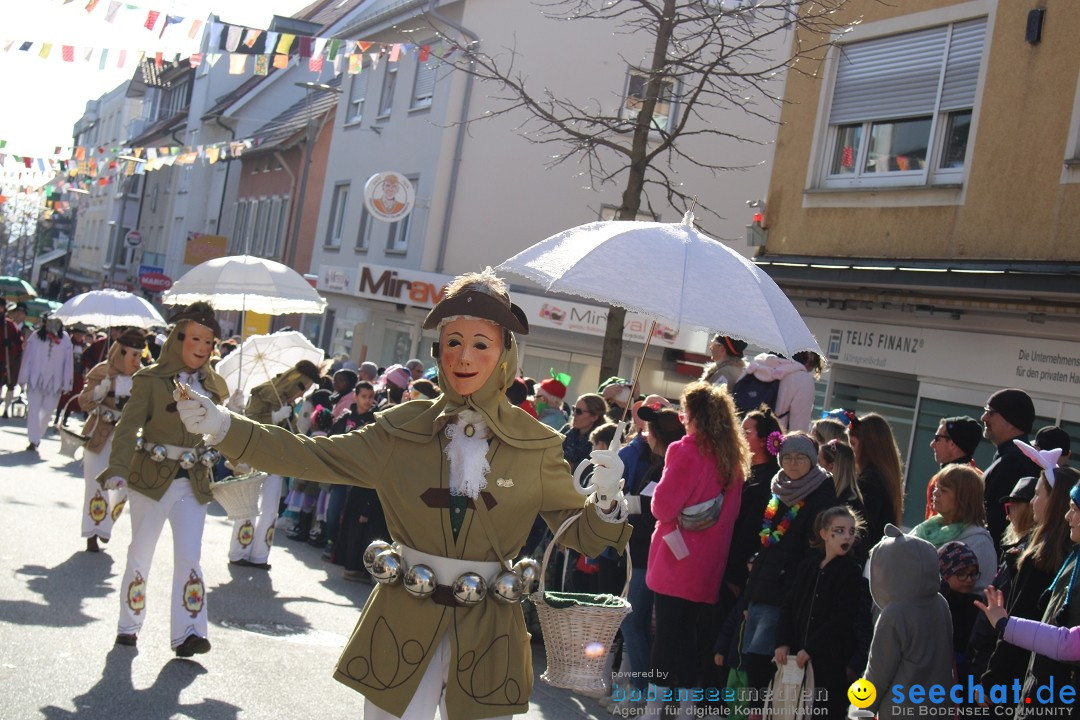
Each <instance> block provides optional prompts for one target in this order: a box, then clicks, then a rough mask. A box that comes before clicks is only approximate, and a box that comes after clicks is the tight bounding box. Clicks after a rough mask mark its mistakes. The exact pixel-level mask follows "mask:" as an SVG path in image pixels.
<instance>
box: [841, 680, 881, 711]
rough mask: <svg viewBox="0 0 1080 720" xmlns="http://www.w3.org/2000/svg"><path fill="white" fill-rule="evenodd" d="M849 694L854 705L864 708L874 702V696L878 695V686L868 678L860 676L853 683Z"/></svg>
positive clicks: (849, 698)
mask: <svg viewBox="0 0 1080 720" xmlns="http://www.w3.org/2000/svg"><path fill="white" fill-rule="evenodd" d="M847 696H848V700H850V701H851V704H852V705H854V706H855V707H857V708H860V709H862V708H865V707H869V706H870V705H872V704H873V702H874V698H876V697H877V688H875V687H874V683H872V682H870V681H869V680H867V679H866V678H859V679H858V680H856V681H855V682H853V683H851V687H849V688H848V691H847Z"/></svg>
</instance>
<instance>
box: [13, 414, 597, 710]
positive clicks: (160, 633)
mask: <svg viewBox="0 0 1080 720" xmlns="http://www.w3.org/2000/svg"><path fill="white" fill-rule="evenodd" d="M26 444H27V441H26V432H25V425H24V423H23V421H22V420H14V419H12V420H0V528H4V529H5V534H4V535H3V536H0V537H2V541H0V719H2V720H8V719H13V720H23V719H26V718H46V719H47V720H61V719H67V718H81V719H85V720H92V719H96V718H102V719H106V718H108V719H112V718H139V719H140V720H143V719H146V720H154V719H157V718H196V719H198V720H234V719H237V718H251V719H257V720H263V719H276V718H290V719H291V718H313V719H314V720H337V719H339V718H340V719H345V718H361V717H363V702H362V698H361V697H360V695H358V694H356V693H355V692H353V691H352V690H350V689H349V688H347V687H345V686H343V685H341V684H339V683H337V682H335V681H334V680H333V679H332V677H331V671H332V669H333V666H334V663H335V662H336V660H337V657H338V655H339V653H340V652H341V649H342V648H343V647H344V644H345V641H346V639H347V637H348V635H349V633H350V632H351V631H352V628H353V625H354V624H355V622H356V619H357V617H358V616H359V612H360V608H361V607H362V606H363V604H364V601H365V600H366V598H367V596H368V593H369V592H370V590H371V589H370V587H369V586H367V585H362V584H357V583H351V582H347V581H345V580H343V579H342V578H341V568H340V567H337V566H333V565H330V564H329V563H327V562H324V561H323V560H321V559H320V557H319V553H320V551H319V550H317V549H315V548H312V547H309V546H308V545H306V544H302V543H296V542H290V541H288V540H286V539H284V536H283V535H281V536H279V537H280V538H281V539H280V540H279V541H278V544H277V546H276V547H275V548H274V549H273V552H272V553H271V556H270V562H271V563H272V565H273V569H272V570H271V571H270V572H269V573H265V572H262V571H258V570H250V569H246V568H237V567H235V566H232V565H229V564H228V561H227V560H228V558H227V553H228V542H229V537H230V531H231V527H232V523H230V522H229V521H228V520H227V519H226V518H225V513H224V511H223V510H222V509H221V508H220V506H218V505H217V504H211V506H210V516H209V517H208V518H207V522H206V531H205V535H204V541H203V571H204V573H205V575H206V585H207V603H208V609H209V614H210V633H209V634H210V640H211V642H212V643H213V649H212V650H211V652H210V653H209V654H207V655H202V656H196V658H194V659H192V660H182V659H178V658H176V657H175V656H174V654H173V652H172V650H171V649H170V647H169V636H168V625H169V622H168V613H167V612H166V609H167V608H168V605H169V602H170V597H169V595H170V586H171V582H170V580H169V578H171V574H172V552H171V546H172V538H171V533H170V531H169V528H168V525H166V526H165V530H164V532H163V533H162V536H161V540H160V542H159V544H158V548H157V553H156V555H155V558H154V565H153V576H152V577H150V578H149V579H148V595H147V621H146V624H145V626H144V627H143V630H142V632H141V633H140V635H139V645H138V649H137V650H136V649H134V648H127V647H114V645H113V639H114V637H115V635H116V620H117V615H118V611H119V596H118V586H119V583H120V579H121V576H122V574H123V572H124V562H125V554H126V549H127V545H128V541H129V539H130V528H131V525H130V520H129V519H128V517H127V516H126V514H125V516H124V517H122V518H121V519H120V521H119V522H118V523H117V526H116V529H115V531H114V533H113V538H112V541H111V542H110V543H109V544H108V545H107V546H106V550H105V551H104V552H101V553H98V554H92V553H87V552H85V541H84V540H83V539H82V538H81V537H80V525H79V523H80V513H81V505H82V493H83V480H82V464H81V463H80V462H79V461H77V460H75V461H73V460H71V459H70V458H67V457H64V456H62V455H60V442H59V439H58V438H57V436H56V435H55V433H53V432H50V434H49V435H47V436H46V438H45V440H44V441H43V442H42V445H41V448H40V452H39V454H38V455H34V454H33V453H29V452H26V451H25V449H24V448H25V447H26ZM80 454H81V452H80ZM533 650H534V661H533V665H534V669H535V672H536V674H537V680H536V686H535V690H534V692H533V696H532V698H531V702H530V708H529V712H528V714H527V715H519V716H517V717H525V718H534V719H535V718H558V719H560V720H561V719H563V718H594V719H597V718H605V717H609V716H608V715H607V713H605V712H604V710H603V709H602V708H601V707H600V706H599V704H598V703H597V702H596V701H595V700H593V699H591V698H587V697H583V696H576V695H574V694H573V693H570V692H568V691H564V690H559V689H555V688H551V687H550V686H547V685H545V684H543V683H541V682H540V680H539V675H540V673H541V672H542V671H543V669H544V653H543V650H542V648H541V647H540V646H538V645H534V646H533Z"/></svg>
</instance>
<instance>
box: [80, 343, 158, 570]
mask: <svg viewBox="0 0 1080 720" xmlns="http://www.w3.org/2000/svg"><path fill="white" fill-rule="evenodd" d="M144 352H146V333H145V332H143V331H142V330H136V329H134V328H132V329H130V330H128V331H126V332H125V333H124V334H123V335H121V336H120V337H119V338H118V339H117V340H116V341H115V342H114V343H113V344H112V347H110V348H109V353H108V356H107V359H106V360H105V361H103V362H100V363H98V364H97V365H95V366H94V367H93V368H91V370H90V372H88V373H87V374H86V383H85V384H84V385H83V388H82V392H80V393H79V406H80V407H82V409H83V410H85V411H86V413H87V418H86V425H84V426H83V435H85V436H86V438H87V440H86V446H85V448H84V450H83V478H84V479H85V481H86V492H85V494H84V498H83V515H82V536H83V537H84V538H86V550H87V552H98V551H100V549H101V548H100V547H99V546H98V540H101V542H109V538H110V537H111V536H112V527H113V523H114V522H116V520H117V518H119V517H120V513H122V512H123V511H124V505H125V503H127V490H126V489H124V488H118V489H116V490H105V489H103V488H102V487H101V486H100V485H98V483H97V477H98V475H100V474H101V473H102V471H104V470H105V468H106V467H108V465H109V455H110V454H111V452H112V441H113V430H115V428H116V423H117V422H119V421H120V413H121V412H122V411H123V409H124V406H125V405H126V404H127V401H128V399H129V398H130V397H131V383H132V380H131V376H132V375H134V374H135V373H136V372H137V371H138V370H139V369H140V368H142V366H143V365H142V359H143V353H144Z"/></svg>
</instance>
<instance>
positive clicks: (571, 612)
mask: <svg viewBox="0 0 1080 720" xmlns="http://www.w3.org/2000/svg"><path fill="white" fill-rule="evenodd" d="M578 517H580V513H579V514H578V515H575V516H574V517H572V518H570V519H568V520H567V521H566V522H564V523H563V524H562V527H560V528H559V530H558V532H556V533H555V537H554V538H552V540H551V542H550V543H548V546H547V549H546V550H544V561H543V563H542V564H541V566H540V589H539V590H538V591H537V592H534V593H533V594H532V595H530V596H529V599H530V600H532V601H533V604H535V605H536V614H537V615H538V616H539V617H540V627H541V628H542V629H543V632H544V649H545V651H546V654H547V670H545V671H544V673H543V674H542V675H541V676H540V679H541V680H543V681H544V682H546V683H547V684H548V685H553V686H555V687H559V688H566V689H568V690H574V691H576V692H580V693H584V694H586V695H592V696H597V697H598V696H600V695H602V694H603V693H604V692H606V686H605V684H604V683H605V678H604V665H605V660H606V659H607V655H608V652H610V650H611V643H612V641H613V640H614V639H615V633H616V631H618V629H619V625H621V624H622V621H623V618H625V617H626V616H627V615H629V614H630V611H631V610H632V608H631V607H630V603H629V601H627V599H626V595H627V593H628V592H629V591H630V574H631V568H630V556H629V554H627V556H626V585H624V586H623V591H622V595H620V596H618V597H615V596H611V595H606V596H596V595H590V594H587V593H569V592H558V593H556V592H550V593H549V592H545V590H544V586H543V583H544V578H545V577H546V576H547V566H548V560H550V559H551V551H552V549H553V548H554V547H555V545H556V541H557V540H558V539H559V536H560V535H562V533H563V531H565V530H566V528H567V527H569V526H570V524H571V523H573V522H574V520H576V519H577V518H578ZM549 599H550V600H551V601H552V602H550V603H549V601H548V600H549ZM552 603H554V604H552ZM558 605H565V606H566V607H558Z"/></svg>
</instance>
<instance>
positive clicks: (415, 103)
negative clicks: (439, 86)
mask: <svg viewBox="0 0 1080 720" xmlns="http://www.w3.org/2000/svg"><path fill="white" fill-rule="evenodd" d="M438 62H439V61H438V59H437V58H436V57H435V56H434V55H432V56H430V57H428V59H427V60H426V61H424V62H420V61H419V59H418V60H417V62H416V77H414V78H413V92H412V103H411V104H410V105H409V109H411V110H417V109H420V108H426V107H431V98H432V96H433V95H434V94H435V71H436V68H437V67H438Z"/></svg>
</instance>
